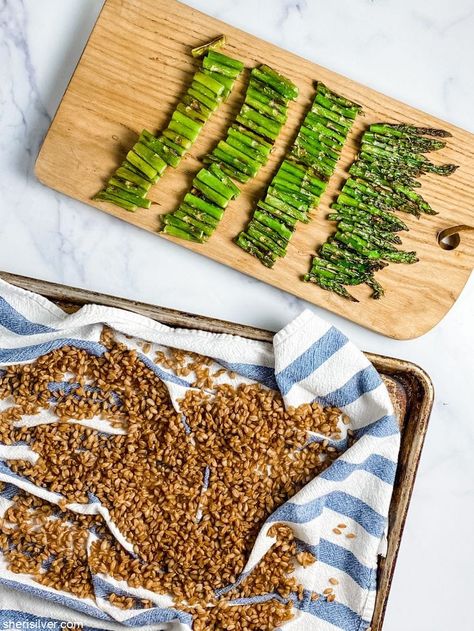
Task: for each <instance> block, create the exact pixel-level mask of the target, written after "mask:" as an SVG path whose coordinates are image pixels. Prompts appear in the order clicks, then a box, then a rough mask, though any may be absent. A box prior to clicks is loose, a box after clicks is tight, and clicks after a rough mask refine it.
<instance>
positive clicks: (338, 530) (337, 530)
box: [332, 528, 342, 535]
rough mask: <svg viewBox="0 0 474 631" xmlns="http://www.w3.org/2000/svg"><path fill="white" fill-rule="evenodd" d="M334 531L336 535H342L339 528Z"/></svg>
mask: <svg viewBox="0 0 474 631" xmlns="http://www.w3.org/2000/svg"><path fill="white" fill-rule="evenodd" d="M332 531H333V533H334V534H335V535H342V531H341V530H340V529H339V528H333V529H332Z"/></svg>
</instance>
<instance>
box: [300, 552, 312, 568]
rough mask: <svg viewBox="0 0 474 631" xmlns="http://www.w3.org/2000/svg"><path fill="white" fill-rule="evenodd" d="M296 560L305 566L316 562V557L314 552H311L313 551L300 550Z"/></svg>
mask: <svg viewBox="0 0 474 631" xmlns="http://www.w3.org/2000/svg"><path fill="white" fill-rule="evenodd" d="M296 560H297V561H298V563H299V564H300V565H302V566H303V567H308V566H309V565H312V564H313V563H315V561H316V557H315V556H314V555H313V554H311V552H308V551H306V552H300V553H299V554H297V555H296Z"/></svg>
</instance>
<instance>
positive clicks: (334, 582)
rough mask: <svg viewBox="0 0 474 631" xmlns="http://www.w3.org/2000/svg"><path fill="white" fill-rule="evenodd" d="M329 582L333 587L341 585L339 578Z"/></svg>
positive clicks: (331, 579)
mask: <svg viewBox="0 0 474 631" xmlns="http://www.w3.org/2000/svg"><path fill="white" fill-rule="evenodd" d="M329 582H330V583H331V585H339V581H338V580H337V578H330V579H329Z"/></svg>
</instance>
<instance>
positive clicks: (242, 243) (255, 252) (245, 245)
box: [235, 232, 276, 267]
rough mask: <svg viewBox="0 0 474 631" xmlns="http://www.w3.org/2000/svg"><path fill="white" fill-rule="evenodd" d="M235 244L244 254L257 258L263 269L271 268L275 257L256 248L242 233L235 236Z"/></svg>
mask: <svg viewBox="0 0 474 631" xmlns="http://www.w3.org/2000/svg"><path fill="white" fill-rule="evenodd" d="M235 242H236V244H237V245H238V246H239V247H240V248H242V250H245V252H248V253H249V254H252V256H255V257H257V258H258V259H259V261H260V262H261V263H263V265H265V267H273V265H274V263H275V261H276V257H275V256H274V255H273V256H272V255H271V254H270V253H268V252H267V251H263V250H261V249H260V248H259V247H257V246H256V245H255V244H254V243H253V242H252V241H251V240H250V239H249V237H248V236H247V235H245V233H244V232H241V233H240V234H239V235H238V236H237V238H236V239H235Z"/></svg>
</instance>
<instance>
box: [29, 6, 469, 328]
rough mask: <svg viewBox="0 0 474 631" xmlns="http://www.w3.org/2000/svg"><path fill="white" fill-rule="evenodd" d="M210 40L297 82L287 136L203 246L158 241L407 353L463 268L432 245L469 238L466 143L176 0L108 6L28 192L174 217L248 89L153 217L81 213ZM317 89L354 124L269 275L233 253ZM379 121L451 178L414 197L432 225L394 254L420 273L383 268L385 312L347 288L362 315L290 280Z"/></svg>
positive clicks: (159, 117)
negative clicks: (421, 146)
mask: <svg viewBox="0 0 474 631" xmlns="http://www.w3.org/2000/svg"><path fill="white" fill-rule="evenodd" d="M220 33H226V35H227V36H228V41H229V44H228V46H227V48H226V52H228V53H229V54H230V55H233V56H235V57H237V58H239V59H241V60H242V61H244V62H245V64H246V66H247V67H253V66H255V65H257V64H258V63H260V62H268V63H269V64H270V65H272V66H273V67H274V68H276V69H277V70H279V71H280V72H282V73H283V74H285V75H287V76H288V77H291V78H292V79H293V80H294V81H295V83H296V84H297V85H298V87H299V89H300V97H299V99H298V101H297V102H296V103H292V104H291V105H290V114H289V119H288V123H287V125H286V126H285V129H284V130H283V132H282V134H281V136H280V138H279V140H278V142H277V146H276V149H275V151H274V152H273V154H272V157H271V159H270V161H269V163H268V164H267V165H266V166H265V167H264V168H262V169H261V171H260V173H259V175H258V177H257V178H255V179H254V180H253V181H251V182H249V183H248V184H246V185H244V186H243V189H242V195H241V196H240V198H239V199H238V200H236V201H235V202H232V203H231V204H230V206H229V207H228V209H227V211H226V214H225V217H224V219H223V221H222V222H221V224H220V225H219V228H218V230H217V231H216V233H215V234H214V235H213V237H212V238H211V239H210V241H209V242H208V243H206V244H204V245H199V244H190V243H188V242H185V241H181V240H175V239H173V238H171V237H163V238H169V239H170V240H171V241H173V240H174V241H176V242H177V243H179V244H180V245H181V246H184V247H188V248H190V249H192V250H194V251H196V252H200V253H201V254H204V255H205V256H208V257H210V258H212V259H214V260H216V261H219V262H221V263H224V264H226V265H230V266H231V267H233V268H235V269H237V270H240V271H242V272H244V273H246V274H249V275H251V276H254V277H255V278H258V279H260V280H262V281H264V282H267V283H270V284H271V285H274V286H276V287H278V288H280V289H284V290H286V291H288V292H290V293H293V294H295V295H296V296H298V297H300V298H304V299H306V300H308V301H310V302H312V303H314V304H317V305H320V306H322V307H325V308H326V309H329V310H330V311H333V312H335V313H338V314H340V315H342V316H345V317H346V318H349V319H350V320H353V321H354V322H357V323H359V324H362V325H363V326H366V327H368V328H370V329H373V330H375V331H379V332H381V333H384V334H386V335H388V336H391V337H394V338H399V339H409V338H413V337H417V336H419V335H421V334H423V333H425V332H427V331H428V330H429V329H431V328H432V327H433V326H434V325H435V324H437V323H438V322H439V321H440V320H441V318H442V317H443V316H444V315H445V314H446V312H447V311H448V310H449V308H450V307H451V306H452V304H453V303H454V301H455V300H456V298H457V297H458V296H459V294H460V292H461V290H462V288H463V286H464V284H465V283H466V281H467V279H468V277H469V274H470V272H471V270H472V268H473V266H474V235H473V234H472V233H471V234H466V236H463V238H462V240H461V244H460V246H459V247H458V248H457V249H455V250H451V251H446V250H443V249H441V248H440V247H439V245H438V244H437V240H436V235H437V233H438V231H439V230H441V229H443V228H446V227H449V226H452V225H455V224H468V225H473V222H474V219H473V210H474V192H473V189H472V188H471V185H472V182H473V181H474V155H473V152H474V136H473V135H472V134H470V133H468V132H466V131H463V130H461V129H458V128H455V127H454V126H452V125H450V124H448V123H445V122H442V121H439V120H437V119H435V118H434V117H432V116H429V115H427V114H424V113H422V112H420V111H418V110H415V109H413V108H411V107H409V106H407V105H404V104H402V103H399V102H398V101H395V100H394V99H391V98H389V97H386V96H383V95H382V94H379V93H378V92H375V91H374V90H371V89H369V88H367V87H365V86H363V85H360V84H358V83H355V82H353V81H351V80H349V79H347V78H345V77H342V76H340V75H338V74H336V73H334V72H332V71H329V70H327V69H325V68H322V67H320V66H317V65H315V64H314V63H312V62H309V61H307V60H304V59H302V58H300V57H297V56H295V55H293V54H291V53H289V52H286V51H284V50H281V49H280V48H277V47H276V46H273V45H271V44H269V43H267V42H264V41H262V40H260V39H257V38H256V37H253V36H251V35H249V34H247V33H244V32H243V31H240V30H238V29H235V28H233V27H231V26H228V25H226V24H224V23H222V22H220V21H218V20H215V19H213V18H211V17H208V16H206V15H204V14H202V13H200V12H198V11H196V10H194V9H192V8H190V7H188V6H186V5H183V4H180V3H178V2H175V1H174V0H133V1H132V0H107V2H106V3H105V6H104V8H103V10H102V13H101V14H100V17H99V19H98V21H97V23H96V26H95V28H94V30H93V32H92V34H91V37H90V39H89V42H88V45H87V47H86V49H85V51H84V53H83V55H82V58H81V60H80V63H79V65H78V67H77V69H76V72H75V73H74V76H73V78H72V79H71V82H70V84H69V87H68V89H67V91H66V93H65V95H64V98H63V100H62V102H61V105H60V107H59V109H58V112H57V114H56V116H55V118H54V121H53V123H52V125H51V128H50V130H49V132H48V135H47V136H46V139H45V141H44V144H43V146H42V149H41V152H40V154H39V157H38V160H37V163H36V174H37V176H38V178H39V179H40V180H41V181H42V182H43V183H44V184H47V185H48V186H50V187H52V188H54V189H56V190H58V191H61V192H63V193H65V194H67V195H70V196H71V197H74V198H76V199H79V200H81V201H83V202H85V203H87V204H90V205H93V206H96V207H97V208H100V209H101V210H103V211H105V212H108V213H110V214H112V215H114V216H116V217H118V218H120V219H122V220H124V221H128V222H130V223H133V224H135V225H137V226H139V227H141V228H144V229H146V230H149V231H152V232H156V231H157V230H158V228H159V225H160V221H159V215H160V214H162V213H166V212H168V211H170V210H174V209H175V208H176V207H177V205H178V203H179V201H180V200H181V199H182V197H183V195H184V193H185V191H187V190H188V189H189V187H190V184H191V181H192V178H193V176H194V174H195V173H196V172H197V171H198V170H199V168H200V166H201V164H200V162H199V158H200V157H202V156H203V155H204V154H205V153H206V152H207V151H209V150H210V149H212V148H213V146H214V145H215V144H216V142H217V141H218V140H219V139H220V138H221V137H223V135H224V133H225V130H226V129H227V127H228V125H229V124H230V123H231V121H232V120H233V118H234V116H235V114H236V112H237V111H238V109H239V108H240V105H241V102H242V100H243V93H244V90H245V85H246V81H247V76H244V77H242V78H241V79H239V81H238V82H237V85H236V88H235V89H234V91H233V94H232V95H231V97H230V98H229V100H228V102H227V103H225V104H224V105H222V106H221V107H220V108H219V110H218V111H217V112H216V113H215V114H214V116H213V117H212V119H211V120H210V121H209V122H208V123H207V124H206V126H205V127H204V130H203V132H202V133H201V136H200V138H199V140H198V142H197V143H196V144H195V145H194V147H193V149H192V150H191V152H190V154H189V155H188V156H187V157H186V159H185V160H183V161H182V163H181V165H180V167H179V168H178V169H177V170H173V169H172V168H169V169H168V170H167V172H166V174H165V176H164V177H163V178H162V179H161V181H160V182H159V183H158V184H157V185H156V186H155V187H154V188H153V189H152V191H151V194H150V197H151V199H152V200H153V202H154V203H153V204H152V206H151V208H150V209H149V210H138V211H137V212H136V213H129V212H127V211H124V210H121V209H120V208H116V207H114V206H112V205H110V204H107V203H105V202H93V201H91V197H92V196H93V195H94V194H95V193H97V191H98V190H100V189H101V188H102V186H103V185H104V183H105V182H106V180H107V179H108V177H110V175H111V174H112V172H113V171H114V169H115V168H116V167H117V166H118V164H119V162H120V161H121V160H122V159H123V157H124V156H125V154H126V152H127V151H128V149H129V148H130V147H131V146H132V145H133V143H134V142H135V141H136V139H137V134H138V133H139V132H140V131H141V130H142V129H143V128H144V127H146V128H148V129H150V130H152V131H158V130H160V129H163V128H164V127H165V126H166V124H167V122H168V119H169V117H170V115H171V113H172V111H173V110H174V108H175V106H176V105H177V103H178V100H179V97H180V96H181V95H182V93H183V92H184V91H185V89H186V88H187V86H188V85H189V83H190V79H191V77H192V74H193V72H194V70H195V69H196V67H197V62H196V61H195V60H193V58H192V57H191V55H190V48H191V47H192V46H195V45H197V44H201V43H203V42H205V41H206V40H208V39H210V38H212V37H215V36H216V35H218V34H220ZM315 80H322V81H324V82H325V83H327V84H328V86H329V87H330V88H332V89H334V90H336V91H337V92H339V93H341V94H343V95H345V96H347V97H349V98H351V99H354V100H356V101H357V102H359V103H361V104H362V105H363V107H364V111H365V113H366V115H365V117H359V118H358V120H357V121H356V124H355V126H354V129H353V132H352V134H351V136H350V138H349V140H348V142H347V143H346V146H345V148H344V151H343V154H342V157H341V160H340V162H339V165H338V167H337V171H336V173H335V175H334V176H333V178H332V180H331V183H330V186H329V187H328V189H327V192H326V193H325V195H324V197H323V198H322V201H321V204H320V206H319V209H318V210H317V211H316V212H314V213H313V214H314V217H315V218H314V220H313V221H312V222H311V223H310V224H309V225H299V226H298V227H297V231H296V234H295V235H294V236H293V238H292V241H291V243H290V246H289V251H288V254H287V256H286V258H284V259H282V260H280V261H278V262H277V263H276V265H275V267H274V268H273V269H272V270H269V269H267V268H265V267H264V266H263V265H261V263H260V262H259V261H258V260H257V259H255V258H253V257H251V256H250V255H248V254H246V253H245V252H243V251H242V250H241V249H240V248H238V247H237V246H236V245H235V244H234V243H233V241H232V239H233V237H235V236H236V234H237V233H238V232H239V231H240V230H241V229H242V228H243V227H244V226H245V225H246V223H247V221H248V219H249V217H250V215H251V213H252V211H253V209H254V207H255V204H256V201H257V200H258V198H259V197H261V196H262V194H263V192H264V190H265V186H266V185H267V184H268V182H269V180H270V179H271V176H272V174H273V173H274V172H275V171H276V169H277V166H278V164H279V162H280V161H281V159H282V157H283V155H284V153H285V151H286V149H287V148H288V146H289V145H290V144H291V142H292V140H293V138H294V136H295V134H296V131H297V128H298V126H299V124H300V123H301V121H302V119H303V117H304V114H305V112H306V110H307V108H308V107H309V104H310V101H311V99H312V97H313V96H314V81H315ZM377 121H389V122H400V121H403V122H409V123H414V124H420V125H424V126H426V125H431V126H434V127H443V128H444V129H447V130H449V131H451V132H452V133H453V138H452V139H450V140H449V146H448V147H447V148H446V149H444V150H443V151H441V152H439V153H438V154H436V155H435V160H438V161H443V162H454V163H456V164H459V165H460V168H459V169H458V171H457V172H456V173H455V175H453V176H452V177H450V178H449V179H446V178H442V177H439V176H425V177H424V178H423V182H424V184H423V189H422V192H423V194H424V195H425V196H426V198H427V200H428V201H429V202H430V203H431V204H432V206H433V207H434V208H435V209H436V210H438V211H439V215H438V216H436V217H423V218H422V219H421V220H419V221H418V220H416V219H414V218H411V217H408V218H407V223H408V224H409V226H410V233H409V234H407V235H406V236H405V235H404V237H403V247H404V249H408V250H412V249H414V250H416V251H417V252H418V253H419V256H420V259H421V261H420V263H417V264H416V265H395V264H391V265H390V266H389V267H388V268H387V269H385V270H383V271H382V272H380V273H379V274H378V276H377V278H378V279H379V280H380V282H381V283H382V284H383V285H384V286H385V287H386V289H387V293H386V296H385V298H383V299H382V300H379V301H375V300H372V299H371V298H369V294H370V292H369V290H368V288H366V287H358V288H356V289H354V292H353V293H354V294H355V295H356V296H357V297H358V298H359V299H360V303H358V304H353V303H349V302H348V301H346V300H344V299H343V298H340V297H339V296H336V295H334V294H330V293H328V292H325V291H323V290H322V289H320V288H319V287H317V286H314V285H312V284H309V283H304V282H302V281H301V277H302V275H303V274H305V273H306V272H307V271H308V268H309V264H310V260H311V255H312V254H313V253H314V252H315V250H316V248H317V247H318V246H319V245H320V244H321V243H323V242H324V241H325V240H326V238H327V236H328V235H329V234H330V233H332V232H333V231H334V224H333V223H331V222H328V221H327V220H326V215H327V213H328V209H329V205H330V203H331V202H332V201H334V200H335V198H336V195H337V191H338V189H339V188H340V186H341V183H342V182H343V180H344V178H345V177H346V176H347V168H348V167H349V166H350V164H351V163H352V161H353V159H354V157H355V154H356V151H357V145H358V141H359V139H360V136H361V133H362V132H363V130H364V129H365V128H366V127H367V125H368V124H370V123H373V122H377ZM404 219H405V217H404ZM157 247H159V243H158V242H157Z"/></svg>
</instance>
